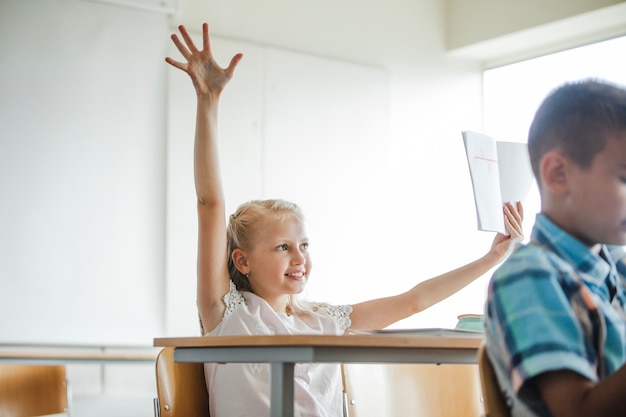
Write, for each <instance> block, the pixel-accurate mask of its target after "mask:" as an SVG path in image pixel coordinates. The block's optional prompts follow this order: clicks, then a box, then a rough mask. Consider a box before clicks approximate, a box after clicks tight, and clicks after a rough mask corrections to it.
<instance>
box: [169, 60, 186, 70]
mask: <svg viewBox="0 0 626 417" xmlns="http://www.w3.org/2000/svg"><path fill="white" fill-rule="evenodd" d="M165 62H167V63H168V64H170V65H171V66H173V67H176V68H178V69H180V70H183V71H187V64H183V63H182V62H178V61H175V60H173V59H172V58H170V57H167V58H165Z"/></svg>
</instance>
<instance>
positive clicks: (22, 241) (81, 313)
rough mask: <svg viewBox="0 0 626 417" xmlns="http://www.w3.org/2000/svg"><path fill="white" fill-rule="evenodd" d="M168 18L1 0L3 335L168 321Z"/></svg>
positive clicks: (54, 334) (153, 330) (79, 335)
mask: <svg viewBox="0 0 626 417" xmlns="http://www.w3.org/2000/svg"><path fill="white" fill-rule="evenodd" d="M168 35H169V30H168V27H167V18H166V16H164V15H162V14H157V13H149V12H145V11H139V10H134V9H129V8H126V7H119V6H113V5H105V4H99V3H91V2H82V1H71V0H54V1H51V0H29V1H26V2H24V1H20V0H8V1H7V0H3V1H2V2H0V54H1V55H2V57H3V58H2V62H3V64H2V66H1V67H0V91H2V94H1V95H0V100H1V101H0V102H1V103H2V104H1V107H0V126H2V135H1V136H0V190H2V197H1V198H2V204H1V205H0V292H1V294H2V302H0V343H50V344H83V345H144V346H149V345H152V338H153V337H154V336H155V335H158V334H161V333H162V331H163V330H162V329H163V305H164V296H163V288H164V262H165V261H164V244H163V242H164V217H165V212H164V205H163V201H164V199H165V195H164V182H165V180H164V170H165V157H164V152H165V121H164V118H163V116H164V106H163V103H164V100H165V91H164V90H165V89H164V85H165V71H164V68H163V66H162V65H161V64H162V62H163V57H164V55H165V47H164V42H159V41H155V39H157V40H160V39H164V40H166V39H167V37H168Z"/></svg>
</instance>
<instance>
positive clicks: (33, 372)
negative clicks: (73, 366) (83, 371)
mask: <svg viewBox="0 0 626 417" xmlns="http://www.w3.org/2000/svg"><path fill="white" fill-rule="evenodd" d="M61 413H66V414H67V415H69V397H68V386H67V380H66V375H65V366H63V365H23V364H0V417H32V416H42V415H48V414H61Z"/></svg>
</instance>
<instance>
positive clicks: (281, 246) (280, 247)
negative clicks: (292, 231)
mask: <svg viewBox="0 0 626 417" xmlns="http://www.w3.org/2000/svg"><path fill="white" fill-rule="evenodd" d="M277 249H278V250H287V249H288V247H287V244H286V243H283V244H282V245H280V246H278V248H277Z"/></svg>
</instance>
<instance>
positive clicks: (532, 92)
mask: <svg viewBox="0 0 626 417" xmlns="http://www.w3.org/2000/svg"><path fill="white" fill-rule="evenodd" d="M624 51H626V36H622V37H619V38H614V39H611V40H607V41H603V42H598V43H595V44H591V45H587V46H582V47H578V48H575V49H570V50H567V51H563V52H559V53H554V54H551V55H546V56H542V57H539V58H534V59H530V60H527V61H523V62H518V63H515V64H510V65H506V66H502V67H498V68H492V69H488V70H486V71H485V72H484V78H483V88H484V90H483V94H484V97H483V100H484V101H483V105H484V132H485V133H486V134H488V135H490V136H492V137H494V138H496V139H498V140H506V141H516V142H526V141H527V135H528V128H529V127H530V123H531V122H532V118H533V116H534V114H535V110H536V109H537V107H539V104H540V103H541V101H542V100H543V99H544V97H545V96H546V95H547V94H548V93H549V92H550V91H551V90H552V89H554V88H555V87H557V86H559V85H561V84H563V83H564V82H567V81H575V80H580V79H585V78H597V79H603V80H606V81H610V82H613V83H617V84H621V85H624V86H626V59H624ZM525 209H526V210H525V212H526V215H525V221H524V229H525V231H526V236H528V234H529V232H530V229H531V228H532V224H533V223H534V220H535V213H537V212H538V211H539V209H540V206H539V196H538V191H537V189H536V187H534V188H533V190H531V192H530V195H529V196H528V199H527V200H526V202H525Z"/></svg>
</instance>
